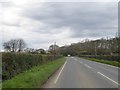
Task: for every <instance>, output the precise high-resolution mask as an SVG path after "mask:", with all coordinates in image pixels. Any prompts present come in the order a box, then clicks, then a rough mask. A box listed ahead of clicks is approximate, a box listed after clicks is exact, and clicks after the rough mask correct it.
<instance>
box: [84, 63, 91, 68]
mask: <svg viewBox="0 0 120 90" xmlns="http://www.w3.org/2000/svg"><path fill="white" fill-rule="evenodd" d="M84 65H85V66H86V67H88V68H92V67H90V66H89V65H87V64H84Z"/></svg>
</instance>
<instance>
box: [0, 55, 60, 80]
mask: <svg viewBox="0 0 120 90" xmlns="http://www.w3.org/2000/svg"><path fill="white" fill-rule="evenodd" d="M59 57H60V56H57V57H56V58H59ZM56 58H55V59H56ZM48 61H52V56H50V55H44V56H42V55H40V54H27V53H3V54H2V79H3V81H4V80H7V79H11V78H12V77H13V76H15V75H16V74H18V73H21V72H23V71H25V70H28V69H30V68H31V67H33V66H37V65H41V64H43V63H47V62H48Z"/></svg>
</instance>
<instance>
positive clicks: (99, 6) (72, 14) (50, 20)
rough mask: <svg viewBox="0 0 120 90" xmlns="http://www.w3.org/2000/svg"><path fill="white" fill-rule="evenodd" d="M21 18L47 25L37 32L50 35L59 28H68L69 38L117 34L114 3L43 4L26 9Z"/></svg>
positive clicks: (115, 5) (115, 6)
mask: <svg viewBox="0 0 120 90" xmlns="http://www.w3.org/2000/svg"><path fill="white" fill-rule="evenodd" d="M23 16H24V17H29V18H31V19H34V20H38V21H41V22H43V23H46V24H47V25H48V26H47V27H44V28H42V30H40V29H38V30H37V32H41V31H43V32H44V31H46V30H47V31H48V32H49V33H50V32H51V31H49V30H55V28H61V27H70V28H71V32H73V35H72V36H71V37H86V36H90V37H97V36H100V37H102V36H107V35H108V34H110V35H114V34H115V33H116V32H117V27H113V25H117V4H116V3H106V4H103V3H81V2H80V3H78V2H77V3H44V6H42V8H41V7H40V6H39V4H37V5H36V6H35V7H34V6H33V7H32V8H30V9H26V10H25V11H24V13H23ZM101 30H102V32H101ZM113 30H114V32H113ZM103 31H104V32H105V33H103ZM109 32H112V33H109Z"/></svg>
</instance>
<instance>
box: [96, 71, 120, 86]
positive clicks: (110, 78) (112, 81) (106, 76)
mask: <svg viewBox="0 0 120 90" xmlns="http://www.w3.org/2000/svg"><path fill="white" fill-rule="evenodd" d="M97 73H98V74H100V75H102V76H103V77H105V78H107V79H109V80H110V81H112V82H114V83H115V84H117V85H119V83H117V82H116V81H114V80H112V79H111V78H109V77H107V76H105V75H104V74H102V73H101V72H97Z"/></svg>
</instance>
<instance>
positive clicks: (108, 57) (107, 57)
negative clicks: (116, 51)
mask: <svg viewBox="0 0 120 90" xmlns="http://www.w3.org/2000/svg"><path fill="white" fill-rule="evenodd" d="M80 57H87V58H96V59H101V60H108V61H118V62H119V61H120V56H119V55H97V56H94V55H84V56H80Z"/></svg>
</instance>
